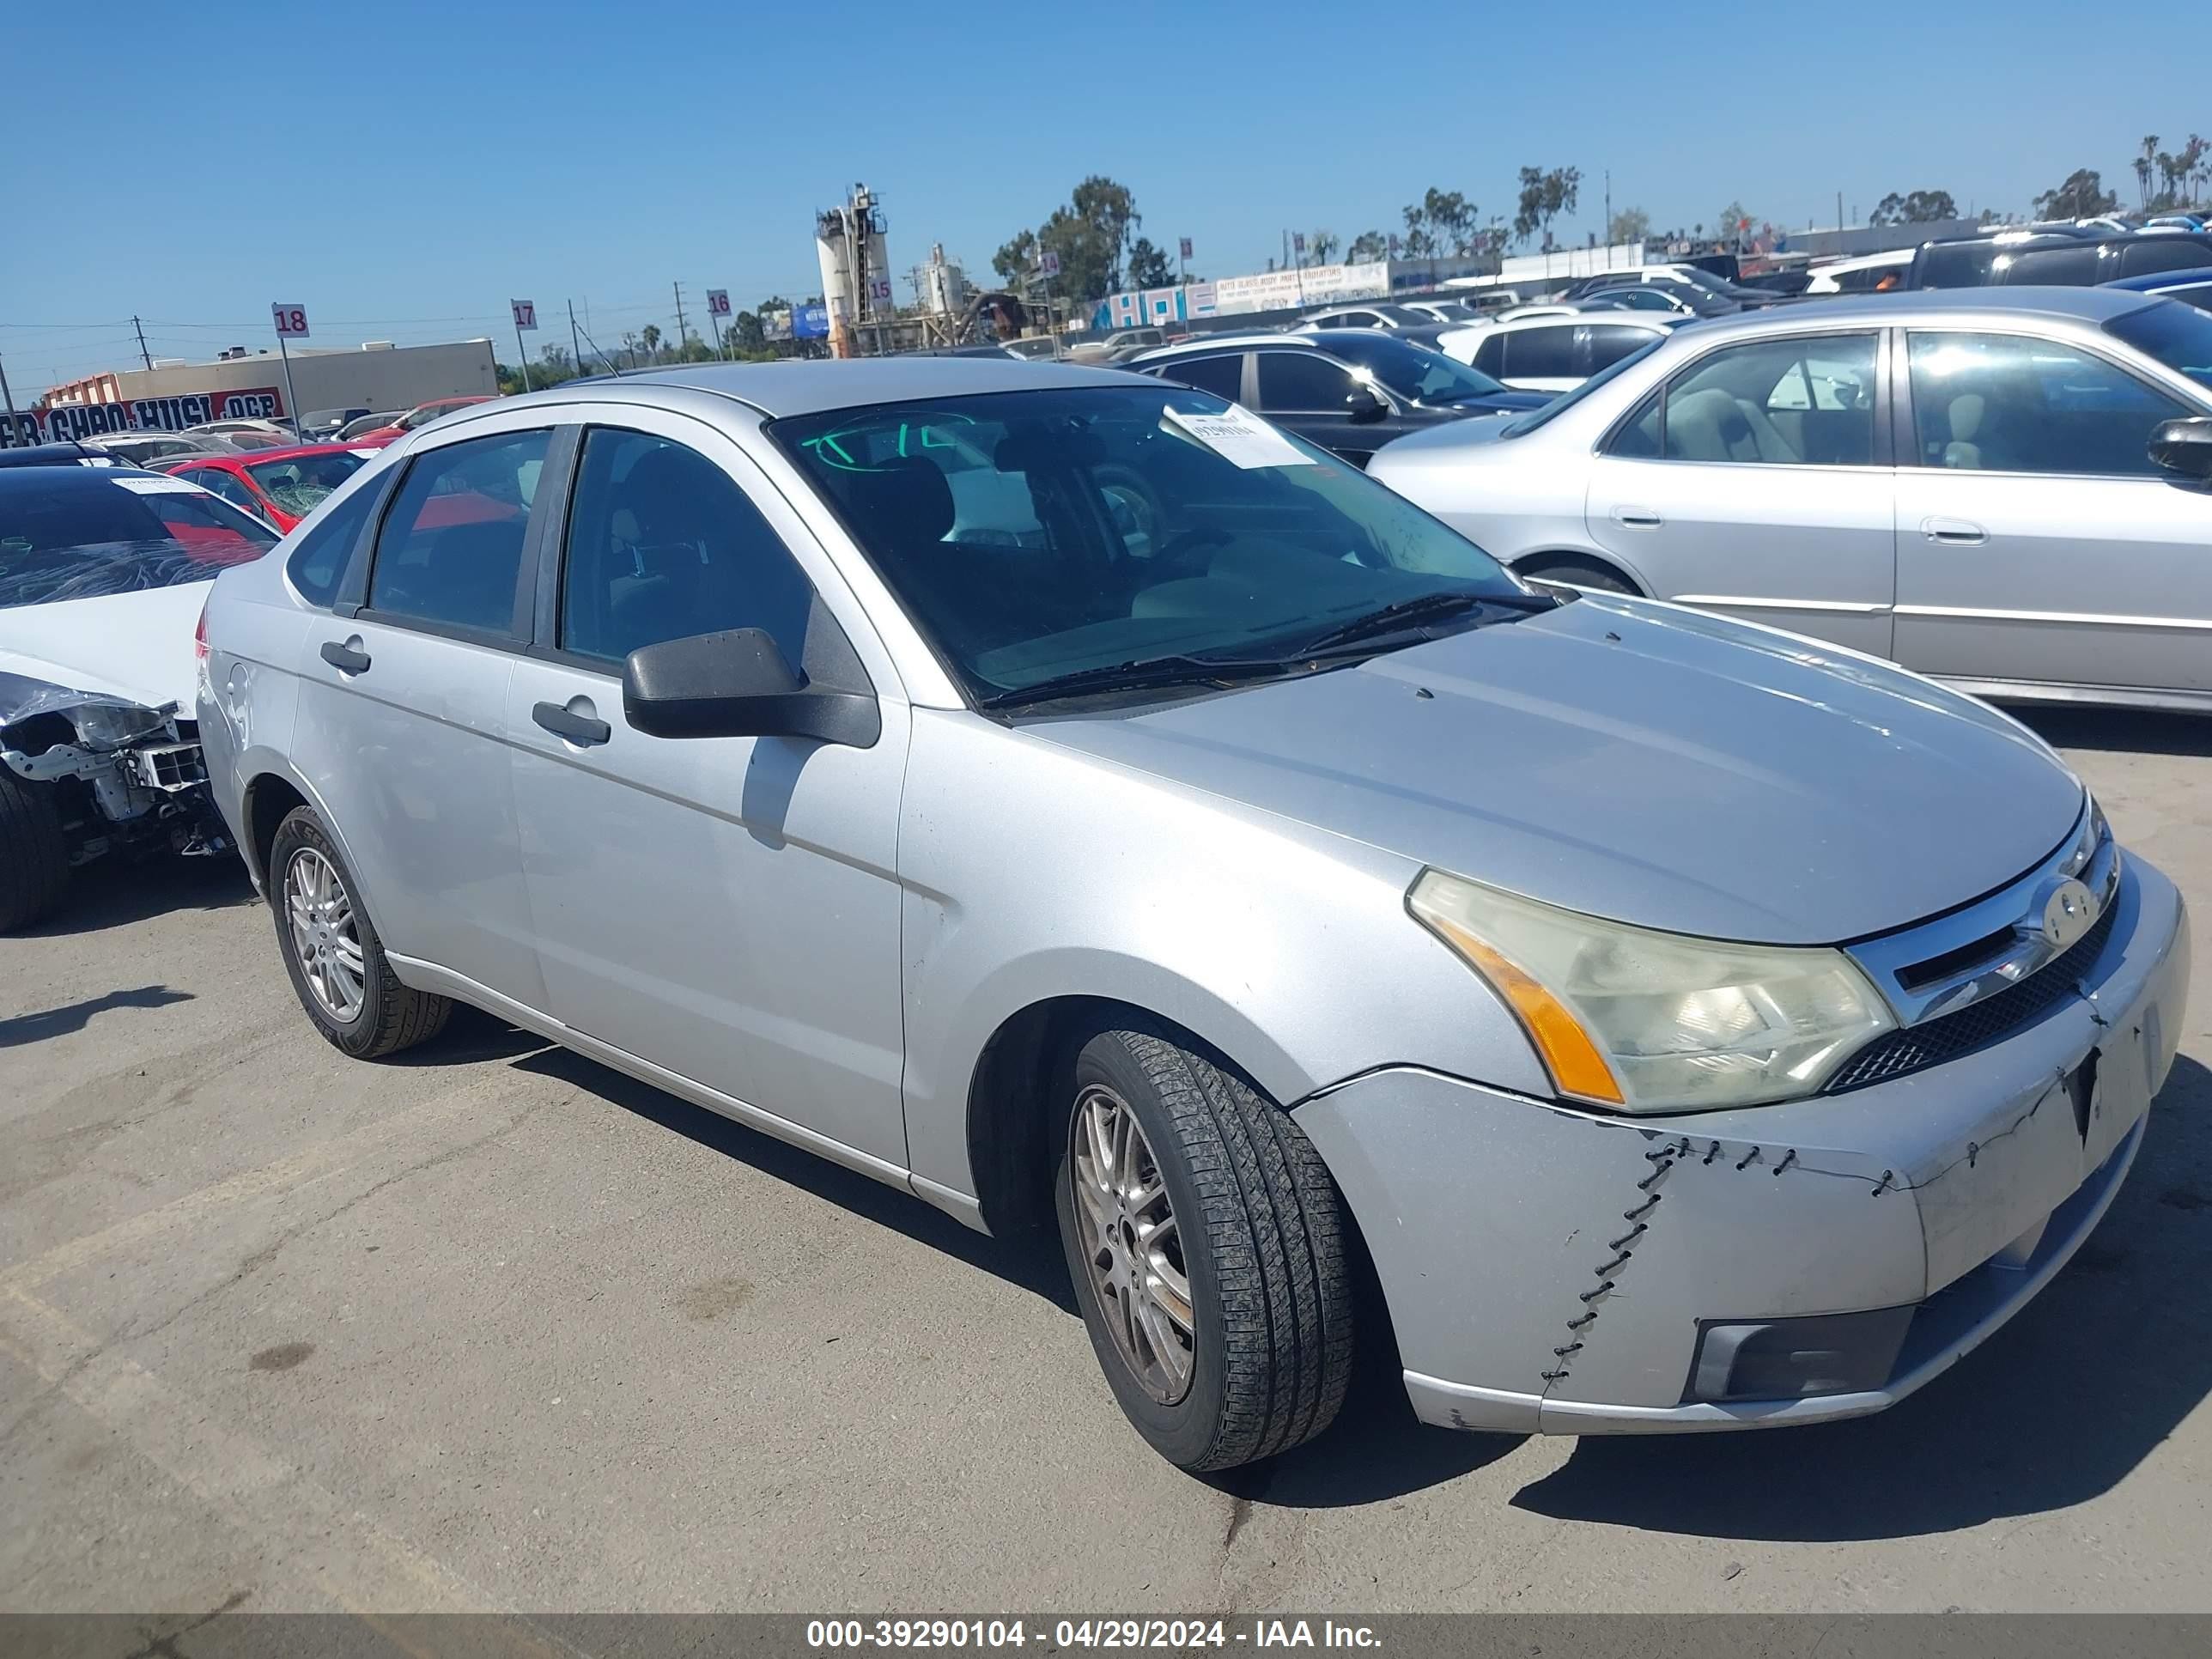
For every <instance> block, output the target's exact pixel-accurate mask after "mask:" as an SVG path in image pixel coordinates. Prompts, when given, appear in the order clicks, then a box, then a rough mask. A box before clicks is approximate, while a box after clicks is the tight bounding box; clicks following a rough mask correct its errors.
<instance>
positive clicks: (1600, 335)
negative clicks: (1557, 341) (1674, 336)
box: [1574, 323, 1651, 374]
mask: <svg viewBox="0 0 2212 1659" xmlns="http://www.w3.org/2000/svg"><path fill="white" fill-rule="evenodd" d="M1650 341H1651V336H1650V334H1648V333H1646V332H1645V331H1644V330H1643V329H1640V328H1622V327H1621V326H1620V325H1618V324H1605V323H1601V324H1598V325H1594V326H1591V327H1589V328H1586V329H1584V330H1583V331H1581V332H1580V334H1579V335H1578V336H1577V340H1576V342H1575V343H1576V346H1577V353H1576V355H1577V358H1578V359H1579V360H1580V361H1579V362H1577V366H1576V368H1575V371H1574V372H1575V373H1576V374H1596V373H1597V372H1598V370H1600V369H1601V368H1612V367H1613V364H1615V363H1617V362H1620V360H1621V359H1622V358H1623V357H1626V356H1628V355H1629V354H1630V353H1631V352H1633V351H1641V350H1643V349H1644V347H1645V346H1646V345H1648V344H1650Z"/></svg>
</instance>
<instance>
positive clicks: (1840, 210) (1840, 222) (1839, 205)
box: [1836, 190, 1844, 252]
mask: <svg viewBox="0 0 2212 1659" xmlns="http://www.w3.org/2000/svg"><path fill="white" fill-rule="evenodd" d="M1843 246H1844V192H1843V191H1840V190H1839V191H1837V192H1836V251H1837V252H1842V251H1843Z"/></svg>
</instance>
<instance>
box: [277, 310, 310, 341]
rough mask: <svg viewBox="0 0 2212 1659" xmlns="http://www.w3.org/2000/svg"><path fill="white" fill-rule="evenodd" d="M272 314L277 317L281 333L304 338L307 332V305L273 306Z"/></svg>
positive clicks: (278, 329)
mask: <svg viewBox="0 0 2212 1659" xmlns="http://www.w3.org/2000/svg"><path fill="white" fill-rule="evenodd" d="M269 312H270V315H271V316H273V317H274V318H276V331H277V332H278V333H279V334H283V335H287V336H290V337H296V338H302V339H304V338H305V337H307V307H305V306H271V307H269Z"/></svg>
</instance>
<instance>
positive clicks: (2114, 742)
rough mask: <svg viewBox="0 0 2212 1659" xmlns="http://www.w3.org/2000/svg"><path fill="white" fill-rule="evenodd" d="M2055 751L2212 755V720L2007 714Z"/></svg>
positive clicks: (2146, 713)
mask: <svg viewBox="0 0 2212 1659" xmlns="http://www.w3.org/2000/svg"><path fill="white" fill-rule="evenodd" d="M2006 712H2007V713H2008V714H2013V715H2015V716H2016V717H2017V718H2018V719H2020V720H2023V721H2025V722H2026V723H2027V725H2029V726H2033V727H2034V729H2035V730H2036V731H2037V732H2039V733H2040V734H2041V736H2042V738H2043V740H2044V741H2045V743H2047V744H2050V745H2051V747H2052V748H2054V749H2111V750H2120V751H2124V752H2129V753H2134V754H2144V755H2212V719H2208V718H2206V717H2205V716H2204V715H2202V714H2157V713H2154V712H2152V711H2150V710H2148V709H2142V708H2072V707H2067V708H2010V709H2008V710H2007V711H2006Z"/></svg>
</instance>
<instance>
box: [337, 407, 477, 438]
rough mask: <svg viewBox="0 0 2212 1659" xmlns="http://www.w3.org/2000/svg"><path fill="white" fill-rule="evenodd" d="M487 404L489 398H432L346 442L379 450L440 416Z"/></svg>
mask: <svg viewBox="0 0 2212 1659" xmlns="http://www.w3.org/2000/svg"><path fill="white" fill-rule="evenodd" d="M489 402H491V399H490V398H481V397H480V398H431V399H430V401H429V402H428V403H427V404H416V405H415V407H414V408H412V409H410V410H408V411H407V412H406V413H405V414H404V415H402V416H400V417H399V418H398V420H396V421H394V422H392V424H391V425H390V426H374V427H371V428H369V429H368V431H366V432H364V433H362V435H360V436H359V437H357V438H349V439H348V440H347V441H348V442H349V443H351V444H354V445H356V446H361V445H366V446H368V447H370V448H372V449H381V448H383V447H384V446H385V445H386V444H388V443H390V442H392V441H393V440H394V439H397V438H404V437H405V436H406V435H408V434H409V433H410V432H412V431H413V430H414V429H415V428H416V427H418V426H428V425H429V424H430V422H433V421H435V420H436V419H437V418H438V416H441V415H450V414H452V413H453V411H454V410H457V409H464V408H466V407H467V406H468V405H469V404H488V403H489Z"/></svg>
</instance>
